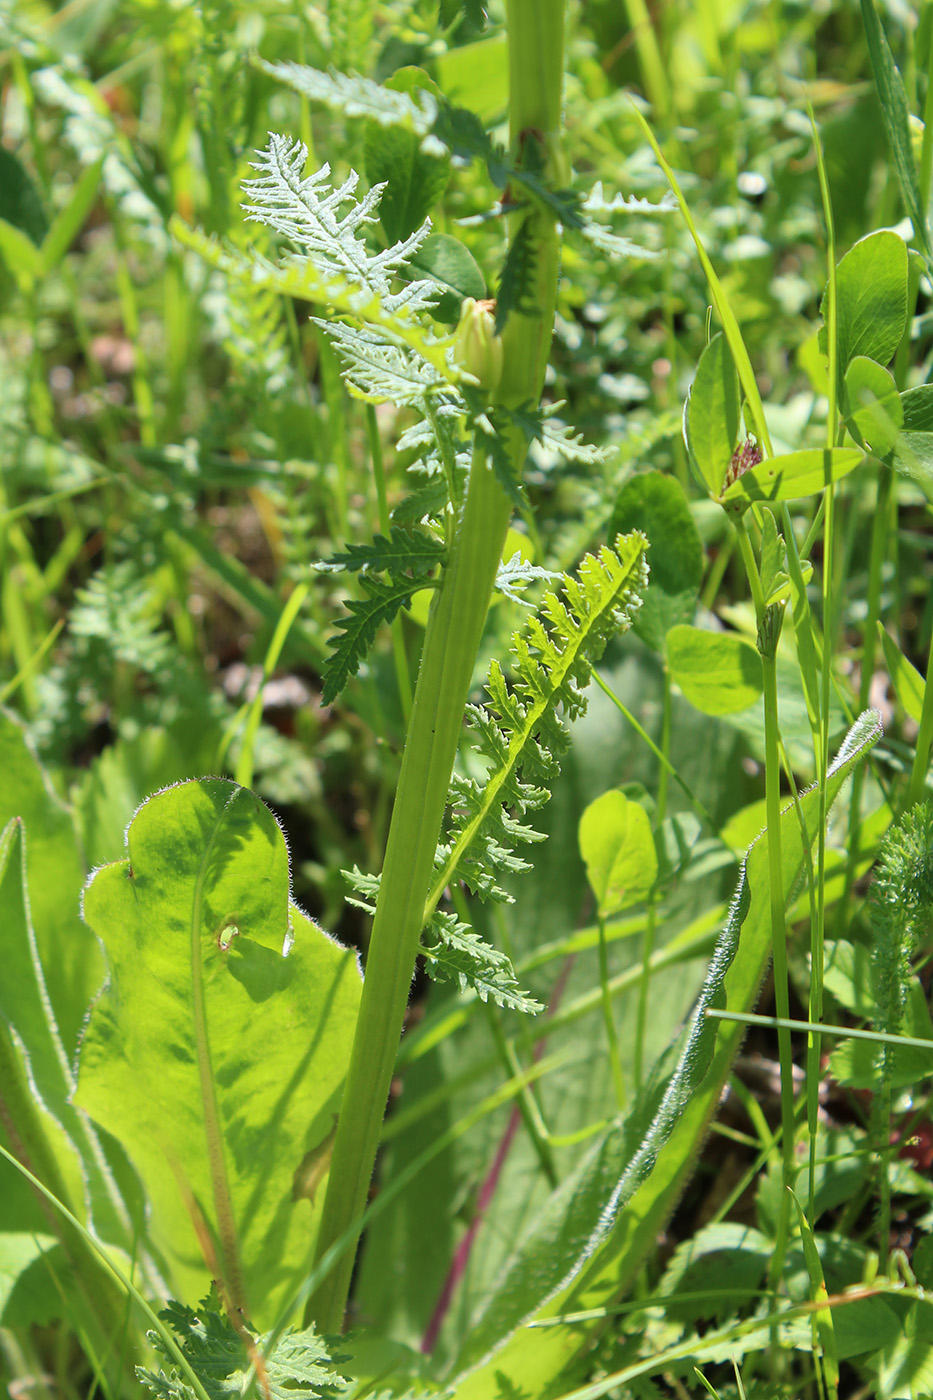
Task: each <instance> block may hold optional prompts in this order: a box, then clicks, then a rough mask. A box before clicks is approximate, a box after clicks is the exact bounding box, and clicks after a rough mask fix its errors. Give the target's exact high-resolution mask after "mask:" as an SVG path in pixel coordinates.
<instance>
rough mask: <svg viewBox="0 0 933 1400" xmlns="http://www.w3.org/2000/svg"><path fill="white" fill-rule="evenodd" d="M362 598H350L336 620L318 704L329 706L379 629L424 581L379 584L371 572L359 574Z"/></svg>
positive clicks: (354, 671) (359, 665)
mask: <svg viewBox="0 0 933 1400" xmlns="http://www.w3.org/2000/svg"><path fill="white" fill-rule="evenodd" d="M360 581H361V583H362V585H363V588H364V589H365V590H366V594H367V596H366V597H365V598H349V599H348V600H347V609H348V611H349V614H350V615H349V617H342V618H340V619H339V620H338V622H337V627H338V629H339V630H338V632H337V635H336V636H334V637H332V638H331V641H330V645H331V647H332V648H333V650H332V652H331V654H330V656H329V657H328V658H327V662H326V664H325V666H324V670H323V673H322V676H321V680H322V682H323V685H322V691H321V704H322V705H332V704H333V703H334V701H335V700H336V699H337V696H338V695H339V694H340V692H341V691H342V690H343V688H344V686H345V685H346V684H347V681H348V680H349V679H350V677H351V676H355V675H356V673H357V671H359V669H360V667H361V666H362V664H363V662H364V661H365V659H366V656H367V653H368V652H369V649H370V647H371V646H372V644H373V642H374V641H375V640H376V633H377V632H378V631H379V628H380V627H382V626H384V625H385V624H386V623H388V622H391V621H392V620H393V618H394V617H395V615H396V613H397V612H398V610H399V608H402V607H405V608H407V607H408V606H409V605H410V603H411V598H412V594H413V593H417V591H418V589H419V587H421V588H424V587H425V586H426V585H425V584H424V583H421V584H419V583H418V581H417V580H415V579H413V578H406V577H400V578H392V577H390V579H389V582H388V583H382V582H381V581H380V580H379V579H377V578H373V576H372V575H371V574H368V573H364V574H362V575H361V580H360Z"/></svg>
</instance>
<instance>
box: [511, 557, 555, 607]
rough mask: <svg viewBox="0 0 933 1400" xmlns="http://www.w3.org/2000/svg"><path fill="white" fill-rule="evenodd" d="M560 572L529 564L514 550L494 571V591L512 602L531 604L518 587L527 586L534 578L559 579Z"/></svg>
mask: <svg viewBox="0 0 933 1400" xmlns="http://www.w3.org/2000/svg"><path fill="white" fill-rule="evenodd" d="M559 578H560V574H556V573H555V572H554V570H553V569H542V568H539V567H538V566H537V565H536V564H529V563H528V561H527V559H523V558H522V556H521V553H520V552H519V551H518V550H516V551H515V553H514V554H513V555H512V557H511V559H509V560H508V561H507V562H505V563H502V564H500V565H499V569H498V572H497V573H496V582H495V587H496V591H497V592H499V593H501V594H502V595H503V597H505V598H509V599H510V600H511V601H512V602H513V603H523V604H524V605H525V606H526V607H530V606H531V605H530V604H529V603H528V602H527V600H526V599H524V598H523V597H522V595H521V593H520V591H519V590H520V589H524V588H527V587H528V585H529V584H530V583H533V582H534V581H535V579H551V580H553V579H559Z"/></svg>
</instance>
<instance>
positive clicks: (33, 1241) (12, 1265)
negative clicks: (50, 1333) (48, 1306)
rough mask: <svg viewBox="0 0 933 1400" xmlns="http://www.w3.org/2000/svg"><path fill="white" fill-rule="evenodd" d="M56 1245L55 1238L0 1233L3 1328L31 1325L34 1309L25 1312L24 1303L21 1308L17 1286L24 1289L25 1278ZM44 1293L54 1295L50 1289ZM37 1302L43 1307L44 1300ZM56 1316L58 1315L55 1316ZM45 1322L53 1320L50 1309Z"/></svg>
mask: <svg viewBox="0 0 933 1400" xmlns="http://www.w3.org/2000/svg"><path fill="white" fill-rule="evenodd" d="M55 1244H56V1241H55V1239H54V1237H53V1236H52V1235H38V1234H25V1233H15V1234H14V1233H12V1232H11V1233H4V1234H0V1327H13V1326H16V1325H17V1324H19V1325H20V1326H22V1324H23V1323H24V1322H25V1323H26V1324H27V1325H28V1324H29V1323H30V1322H32V1320H33V1318H32V1316H31V1315H30V1314H31V1312H32V1309H31V1308H28V1309H25V1310H24V1309H23V1305H22V1302H21V1301H20V1302H19V1304H18V1305H17V1300H16V1297H15V1294H16V1290H17V1285H20V1287H22V1282H23V1278H24V1276H25V1275H26V1274H27V1273H28V1270H29V1268H30V1265H31V1264H33V1263H34V1262H35V1261H36V1260H37V1259H41V1258H42V1256H43V1255H44V1254H46V1253H47V1252H48V1251H49V1250H51V1249H54V1248H55ZM43 1291H44V1292H45V1293H47V1294H48V1293H51V1292H52V1290H51V1289H49V1288H48V1287H46V1288H45V1289H44V1290H43ZM36 1301H37V1302H40V1305H41V1300H39V1299H37V1300H36ZM24 1311H25V1316H24ZM52 1315H53V1316H54V1313H53V1314H52ZM41 1320H42V1321H43V1322H49V1321H51V1317H50V1316H49V1315H48V1311H47V1310H46V1315H45V1316H44V1317H42V1319H41Z"/></svg>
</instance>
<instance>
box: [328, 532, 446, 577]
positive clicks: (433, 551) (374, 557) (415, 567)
mask: <svg viewBox="0 0 933 1400" xmlns="http://www.w3.org/2000/svg"><path fill="white" fill-rule="evenodd" d="M446 556H447V549H446V547H445V545H443V544H442V543H441V541H440V540H436V539H435V538H434V537H433V535H428V534H426V533H425V532H424V531H423V530H402V529H400V528H399V526H397V525H393V526H392V528H391V529H390V531H389V537H388V539H386V537H385V535H376V536H375V537H374V538H373V539H372V540H371V541H370V542H369V543H368V544H348V545H347V547H346V551H345V552H344V553H343V554H334V555H332V556H331V558H330V559H328V560H327V562H326V563H324V564H318V566H317V567H318V569H319V570H321V571H323V572H326V573H334V572H340V571H343V570H346V571H347V572H355V571H356V570H358V569H365V570H366V571H367V573H377V574H378V573H388V574H392V575H393V577H398V576H399V575H400V574H402V573H403V572H404V571H405V570H408V569H410V570H411V572H412V574H413V575H414V576H416V577H420V576H422V575H424V574H427V573H430V571H431V570H432V569H433V568H435V567H436V565H438V564H443V562H444V560H445V558H446Z"/></svg>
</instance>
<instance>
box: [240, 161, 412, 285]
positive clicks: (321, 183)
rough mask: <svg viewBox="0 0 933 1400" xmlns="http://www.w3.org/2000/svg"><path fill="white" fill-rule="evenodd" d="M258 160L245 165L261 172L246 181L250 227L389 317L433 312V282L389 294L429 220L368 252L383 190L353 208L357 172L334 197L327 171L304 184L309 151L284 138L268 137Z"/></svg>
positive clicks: (324, 167)
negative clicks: (285, 242)
mask: <svg viewBox="0 0 933 1400" xmlns="http://www.w3.org/2000/svg"><path fill="white" fill-rule="evenodd" d="M257 154H258V159H256V160H254V161H251V162H250V164H251V165H252V168H253V169H254V170H258V171H259V178H258V179H256V180H247V181H246V182H245V184H244V186H243V189H244V191H245V193H246V194H247V196H248V197H249V199H250V200H251V201H252V202H251V203H249V204H246V205H244V208H245V210H246V214H247V218H248V219H252V220H254V221H257V222H259V223H263V224H266V225H268V226H269V227H270V228H274V229H275V230H276V232H278V233H280V234H282V235H283V236H284V237H285V238H288V239H290V240H291V242H293V243H294V244H296V245H297V247H298V248H299V250H300V251H301V253H302V254H303V255H304V256H305V257H307V258H309V259H310V260H311V261H312V262H313V263H314V265H315V267H316V268H317V269H318V270H319V271H320V272H323V273H324V274H325V276H337V277H342V278H344V279H345V280H346V281H347V282H349V283H350V284H351V285H353V284H354V283H355V284H357V285H358V286H360V287H361V288H365V289H366V290H368V291H370V292H373V293H374V294H375V295H376V296H378V297H379V298H380V300H381V301H382V304H383V306H384V307H385V309H386V310H387V311H389V312H393V311H395V310H397V309H398V307H400V306H403V305H404V306H407V307H408V308H409V309H410V310H416V311H423V310H426V309H427V308H428V307H429V306H431V305H432V304H433V302H434V300H435V297H436V294H437V293H436V288H435V285H434V283H433V282H429V281H417V282H412V283H409V284H408V286H407V287H406V288H405V289H404V291H402V292H398V293H393V292H392V291H391V290H390V279H391V278H392V277H394V276H397V274H398V272H399V269H400V268H401V266H402V265H403V263H405V262H406V261H407V260H408V259H409V258H410V257H411V256H412V254H413V253H416V252H417V250H418V249H419V248H420V246H421V244H422V243H423V242H424V240H425V239H426V238H427V236H428V234H429V233H430V231H431V223H430V220H427V219H426V220H425V222H424V223H423V224H422V225H421V227H420V228H418V229H415V231H414V233H411V234H409V236H408V237H407V238H405V239H402V240H401V241H400V242H398V243H393V244H392V245H391V246H390V247H388V248H384V249H382V250H381V251H379V252H375V253H374V252H370V250H369V247H368V245H367V243H366V240H365V238H364V237H363V234H364V232H365V230H366V228H367V226H368V225H370V224H374V223H376V222H377V220H378V217H379V214H378V210H379V201H380V199H381V198H382V192H383V190H384V189H385V185H373V187H372V189H371V190H368V191H367V193H366V194H364V195H363V197H362V199H359V200H358V199H356V198H355V193H356V187H357V185H358V184H359V176H358V175H357V173H356V171H355V170H351V171H350V174H349V175H348V176H347V178H346V180H345V181H344V183H343V184H342V185H340V186H339V187H338V188H337V189H334V188H333V186H332V185H331V184H330V183H329V179H330V166H329V165H328V164H326V163H325V164H324V165H322V166H321V168H320V169H319V170H315V171H314V172H313V173H312V174H310V175H307V176H306V175H304V174H303V171H304V168H305V164H306V163H307V159H308V148H307V146H306V145H305V144H304V142H302V141H294V140H292V139H291V138H290V137H287V136H277V135H275V134H274V133H272V134H270V136H269V144H268V146H267V147H266V149H265V150H264V151H260V152H258V153H257ZM348 205H349V208H347V206H348ZM341 210H345V211H346V212H344V213H341V212H340V211H341Z"/></svg>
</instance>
